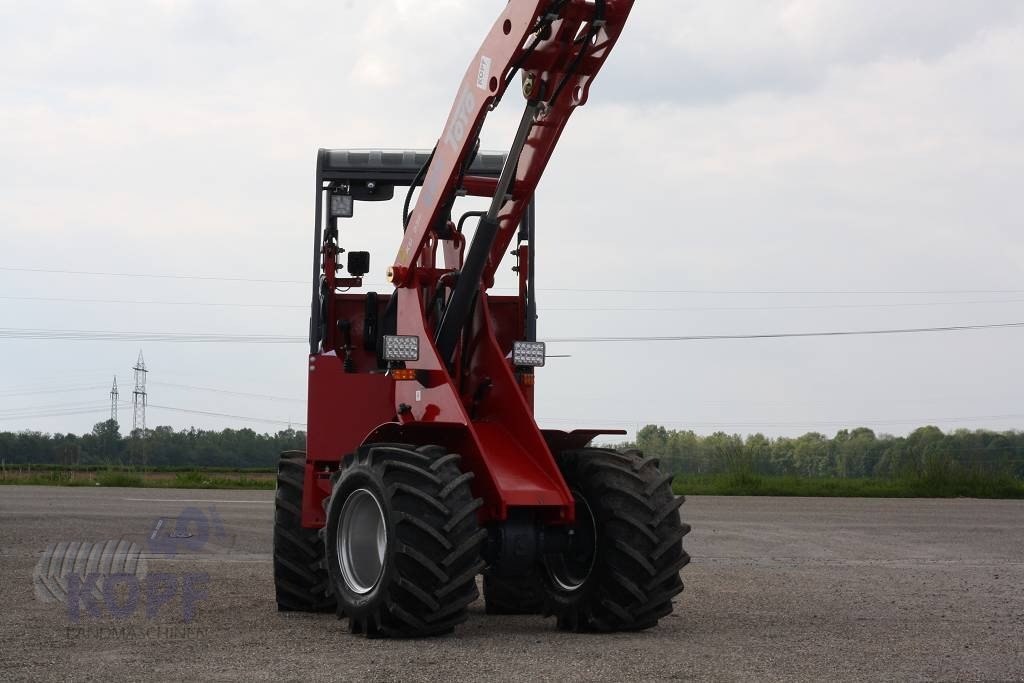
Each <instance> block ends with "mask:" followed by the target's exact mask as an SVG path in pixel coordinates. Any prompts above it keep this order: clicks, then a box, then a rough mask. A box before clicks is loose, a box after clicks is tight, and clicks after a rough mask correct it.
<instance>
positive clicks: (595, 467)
mask: <svg viewBox="0 0 1024 683" xmlns="http://www.w3.org/2000/svg"><path fill="white" fill-rule="evenodd" d="M557 459H558V465H559V468H560V469H561V471H562V475H563V476H564V477H565V480H566V483H567V484H568V486H569V489H570V490H571V491H572V493H573V497H574V498H575V499H576V524H575V525H574V528H573V534H572V537H571V538H572V540H571V541H570V544H569V548H568V549H567V550H566V551H565V552H563V553H560V554H559V555H553V556H546V557H545V558H544V562H543V564H544V584H545V589H546V591H545V592H546V597H547V611H548V612H549V613H551V614H554V615H555V616H556V617H557V619H558V627H559V628H560V629H563V630H570V631H627V630H640V629H645V628H650V627H652V626H655V625H656V624H657V623H658V620H659V619H660V618H661V617H664V616H667V615H668V614H669V613H671V612H672V598H673V597H675V596H676V595H677V594H678V593H679V592H681V591H682V590H683V582H682V581H681V580H680V578H679V570H680V569H682V568H683V567H684V566H686V564H687V563H689V561H690V556H689V555H687V554H686V551H684V550H683V544H682V539H683V536H685V535H686V534H687V533H688V532H689V530H690V527H689V525H687V524H683V523H682V521H681V520H680V518H679V512H678V510H679V506H680V505H681V504H682V502H683V498H682V497H679V498H676V497H675V495H674V494H673V493H672V489H671V485H670V482H671V480H672V477H671V475H666V474H662V473H661V472H660V470H659V469H658V464H657V460H655V459H645V458H644V457H643V456H642V455H641V454H640V453H639V452H638V451H628V452H625V453H620V452H618V451H613V450H608V449H602V448H583V449H578V450H572V451H565V452H563V453H561V454H560V455H559V456H558V458H557Z"/></svg>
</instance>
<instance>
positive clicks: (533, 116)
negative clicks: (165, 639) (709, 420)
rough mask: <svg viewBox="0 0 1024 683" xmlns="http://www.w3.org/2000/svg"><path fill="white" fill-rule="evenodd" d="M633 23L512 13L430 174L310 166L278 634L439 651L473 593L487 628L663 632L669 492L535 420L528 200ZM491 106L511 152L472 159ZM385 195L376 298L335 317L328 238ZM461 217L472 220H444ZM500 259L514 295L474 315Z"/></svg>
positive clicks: (543, 8)
mask: <svg viewBox="0 0 1024 683" xmlns="http://www.w3.org/2000/svg"><path fill="white" fill-rule="evenodd" d="M631 6H632V0H511V1H510V2H508V4H507V5H506V7H505V9H504V10H503V11H502V12H501V15H500V16H499V17H498V19H497V21H495V23H494V26H493V28H492V29H491V31H490V33H489V34H488V35H487V38H486V39H485V40H484V43H483V45H482V46H481V47H480V49H479V51H478V52H477V53H476V55H475V56H474V58H473V60H472V62H471V63H470V65H469V68H468V70H467V71H466V74H465V76H464V77H463V79H462V82H461V84H460V85H459V88H458V92H457V95H456V98H455V104H454V106H453V107H452V110H451V114H450V115H449V117H448V121H447V123H446V124H445V127H444V130H443V132H442V134H441V137H440V139H439V140H438V142H437V145H436V146H435V148H434V149H433V151H431V152H419V151H385V150H381V151H365V150H364V151H351V150H349V151H347V150H323V149H322V150H320V151H319V153H318V156H317V167H316V187H315V194H316V217H315V223H314V233H315V236H314V242H313V247H314V257H313V291H312V307H311V317H310V334H309V341H310V346H309V408H308V410H309V414H308V421H307V422H308V437H307V448H306V451H305V452H289V453H285V454H284V455H283V456H282V458H281V461H280V465H279V470H278V471H279V474H278V487H277V494H276V509H275V524H274V580H275V586H276V592H277V605H278V608H279V609H280V610H297V611H335V612H336V613H337V614H338V615H339V616H343V617H346V618H347V619H348V623H349V626H350V629H351V630H352V632H354V633H360V634H363V635H365V636H368V637H381V636H384V637H420V636H429V635H436V634H442V633H448V632H450V631H452V630H453V629H454V627H455V626H456V625H457V624H459V623H461V622H463V621H464V620H465V619H466V614H467V607H468V605H469V604H470V603H472V602H473V601H474V600H476V599H477V597H478V596H479V593H478V589H477V576H478V575H480V574H483V587H484V599H485V605H486V611H487V612H488V613H492V614H493V613H543V614H546V615H552V616H554V617H556V620H557V625H558V627H559V628H562V629H568V630H576V631H615V630H636V629H643V628H647V627H650V626H653V625H655V624H656V623H657V622H658V619H659V618H661V617H663V616H665V615H667V614H669V612H671V610H672V599H673V597H674V596H676V595H677V594H678V593H679V592H680V591H681V590H682V588H683V584H682V582H681V581H680V578H679V570H680V569H681V568H682V567H683V566H684V565H686V563H687V562H688V560H689V557H688V555H687V554H686V553H685V551H684V550H683V547H682V538H683V536H684V535H685V534H686V532H687V531H688V530H689V527H688V526H687V525H685V524H683V523H682V522H681V521H680V518H679V512H678V510H679V505H680V504H681V503H682V498H677V497H675V496H674V495H673V494H672V490H671V487H670V481H671V476H670V475H667V474H662V473H661V472H660V471H659V469H658V463H657V461H656V460H654V459H650V458H644V457H643V456H642V455H641V454H640V453H639V452H636V451H627V452H618V451H615V450H609V449H602V448H588V447H587V444H588V443H590V441H591V440H592V439H593V438H594V437H595V436H596V435H598V434H601V433H605V434H616V433H618V434H622V433H623V432H621V431H618V432H617V431H614V430H612V431H607V430H606V431H604V432H602V431H600V430H576V431H570V432H565V431H559V430H548V429H540V428H539V427H538V426H537V423H536V421H535V419H534V415H533V403H534V391H535V390H536V384H535V378H536V375H537V369H538V368H541V367H543V365H544V361H545V346H544V343H543V342H541V341H538V340H537V307H536V291H535V286H534V265H533V264H534V258H533V254H534V252H533V247H534V244H535V239H534V238H535V231H536V227H535V221H534V211H533V204H532V199H533V195H534V190H535V188H536V187H537V183H538V181H539V179H540V176H541V173H542V172H543V170H544V167H545V165H546V164H547V161H548V159H549V157H550V156H551V152H552V150H553V149H554V146H555V143H556V142H557V140H558V138H559V135H560V134H561V132H562V128H563V127H564V126H565V124H566V122H567V120H568V118H569V115H570V114H571V113H572V112H573V110H575V109H576V108H577V107H579V106H581V105H583V104H584V103H585V102H586V101H587V95H588V91H589V89H590V85H591V82H592V81H593V78H594V76H595V75H596V74H597V72H598V70H599V69H600V68H601V65H602V64H603V63H604V61H605V59H606V58H607V57H608V54H609V53H610V52H611V49H612V46H613V45H614V44H615V41H616V39H617V38H618V36H619V33H620V32H621V30H622V27H623V24H624V23H625V21H626V17H627V15H628V14H629V11H630V8H631ZM517 76H518V77H519V83H518V84H517V85H516V86H515V87H513V83H514V82H515V80H516V77H517ZM505 96H516V97H518V96H522V98H523V99H524V101H525V104H524V111H523V115H522V119H521V122H520V124H519V126H518V129H517V131H516V133H515V136H514V139H513V140H512V142H511V146H510V147H509V151H508V153H507V154H487V153H483V152H480V151H479V149H480V131H481V127H482V125H483V122H484V119H485V117H486V115H487V113H488V112H489V111H491V110H493V109H494V108H495V107H496V106H497V104H498V102H499V101H500V100H501V99H502V98H503V97H505ZM416 187H420V188H421V189H420V191H419V195H418V198H417V201H416V203H415V208H414V209H412V210H411V211H410V208H409V207H410V204H411V198H412V196H413V190H414V188H416ZM395 188H406V189H405V192H406V196H405V204H404V209H403V215H402V228H403V230H404V236H403V238H402V242H401V247H400V248H399V251H398V255H397V257H396V258H395V260H394V263H393V264H392V265H391V266H390V267H389V268H388V269H387V277H388V281H389V283H390V285H391V287H389V289H390V290H391V291H389V292H387V293H378V292H363V293H354V292H352V291H351V290H352V289H361V288H362V286H363V279H362V278H363V276H364V275H366V274H367V272H369V268H370V265H369V253H367V252H358V251H347V252H346V250H345V249H344V248H343V247H342V246H341V244H340V241H339V240H340V238H339V230H338V227H339V221H341V220H342V219H345V218H351V217H352V216H353V213H354V212H353V206H354V204H355V203H358V202H368V201H384V200H388V199H392V198H393V197H394V194H395ZM467 195H468V196H477V197H487V198H490V205H489V209H488V210H486V211H476V212H472V211H471V212H467V213H464V214H462V215H461V216H460V217H459V218H458V220H455V219H454V216H455V215H457V214H456V213H455V209H456V205H457V204H458V203H459V202H458V200H459V199H460V198H462V197H465V196H467ZM471 220H473V221H475V222H476V225H475V230H474V231H473V235H472V239H467V237H466V236H465V233H464V230H463V229H464V227H465V226H466V223H467V221H471ZM396 222H397V221H396ZM513 240H515V247H514V248H513V249H512V250H511V255H512V256H513V257H514V262H515V267H514V268H513V270H514V271H515V272H516V273H517V274H518V276H517V277H518V294H517V295H515V296H495V295H492V294H491V293H490V292H489V290H490V289H491V287H492V286H493V283H494V276H495V273H496V271H497V269H498V267H499V266H500V265H501V263H502V258H503V256H504V255H505V254H506V251H507V250H509V249H510V247H511V245H512V241H513ZM467 242H468V244H467ZM343 254H344V255H345V258H344V259H343V258H342V255H343Z"/></svg>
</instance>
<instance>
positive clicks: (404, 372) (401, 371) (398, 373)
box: [391, 368, 416, 379]
mask: <svg viewBox="0 0 1024 683" xmlns="http://www.w3.org/2000/svg"><path fill="white" fill-rule="evenodd" d="M391 378H392V379H416V371H415V370H410V369H406V368H395V369H393V370H392V371H391Z"/></svg>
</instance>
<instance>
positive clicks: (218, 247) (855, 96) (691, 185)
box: [0, 0, 1024, 435]
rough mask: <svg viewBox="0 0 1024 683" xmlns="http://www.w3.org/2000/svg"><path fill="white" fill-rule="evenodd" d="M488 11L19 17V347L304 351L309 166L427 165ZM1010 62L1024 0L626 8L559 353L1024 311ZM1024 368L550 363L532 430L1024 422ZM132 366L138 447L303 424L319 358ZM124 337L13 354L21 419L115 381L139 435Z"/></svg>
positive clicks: (667, 1)
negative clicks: (336, 155) (154, 430)
mask: <svg viewBox="0 0 1024 683" xmlns="http://www.w3.org/2000/svg"><path fill="white" fill-rule="evenodd" d="M503 6H504V2H503V1H502V0H446V1H437V2H421V1H416V2H414V1H412V0H381V1H376V2H369V1H356V0H348V1H347V2H333V3H322V2H283V3H255V2H252V3H246V2H213V1H195V2H188V1H177V0H160V1H157V2H139V1H137V0H134V1H132V2H112V1H106V2H53V3H24V2H14V1H10V2H5V1H0V236H2V241H0V245H2V249H0V297H2V298H0V327H2V328H5V329H6V328H17V329H29V328H31V329H48V330H49V329H52V330H104V331H118V332H128V331H137V332H178V333H202V334H268V335H296V336H302V335H304V334H305V333H306V326H307V317H308V316H307V308H306V307H307V304H308V285H306V284H305V283H306V282H307V281H308V278H309V265H310V258H311V239H312V215H313V207H312V200H313V187H312V185H313V171H314V162H315V154H316V150H317V148H318V147H363V148H365V147H391V148H395V147H397V148H429V147H431V146H432V145H433V143H434V141H435V140H436V139H437V137H438V136H439V135H440V132H441V128H442V125H443V122H444V119H445V117H446V115H447V112H448V109H449V108H450V106H451V102H452V99H453V98H454V95H455V93H456V91H457V89H458V86H459V82H460V79H461V76H462V74H463V72H464V70H465V68H466V66H467V64H468V62H469V60H470V58H471V57H472V56H473V54H474V53H475V51H476V49H477V47H478V45H479V43H480V41H481V40H482V38H483V36H484V35H485V34H486V32H487V31H488V29H489V27H490V25H491V23H492V22H493V20H494V18H495V17H496V16H497V15H498V13H499V12H500V11H501V9H502V7H503ZM1022 46H1024V3H1021V2H1019V1H1017V0H1011V1H1008V2H1000V1H999V0H987V1H986V2H976V1H973V0H962V1H959V2H952V1H946V0H934V1H932V2H928V3H924V2H920V1H910V0H903V1H900V0H887V1H886V2H881V1H877V2H872V1H868V0H849V1H845V2H844V1H840V0H790V1H776V2H769V1H765V0H758V1H752V2H737V1H734V2H728V3H724V2H713V1H710V0H708V1H706V2H681V1H676V0H640V1H638V2H637V3H636V7H635V8H634V10H633V13H632V15H631V16H630V19H629V22H628V23H627V26H626V28H625V30H624V32H623V34H622V37H621V39H620V40H619V43H618V45H617V46H616V48H615V50H614V51H613V53H612V55H611V57H610V58H609V60H608V62H607V64H606V65H605V67H604V70H603V71H602V72H601V74H600V75H599V77H598V78H597V80H596V82H595V84H594V87H593V89H592V90H591V93H590V99H589V102H588V104H587V105H586V106H585V107H584V108H582V109H581V110H579V111H578V112H577V113H576V114H575V115H574V117H573V119H572V120H571V121H570V123H569V126H568V128H567V131H566V133H565V135H564V136H563V138H562V141H561V143H560V145H559V146H558V148H557V149H556V152H555V155H554V157H553V159H552V161H551V163H550V165H549V167H548V170H547V172H546V174H545V176H544V178H543V179H542V181H541V184H540V187H539V190H538V197H537V203H538V231H539V234H538V249H539V252H540V253H539V256H538V264H539V268H540V270H539V275H538V282H539V285H540V287H541V292H540V295H539V301H540V305H541V319H540V328H539V329H540V334H541V336H542V337H579V336H638V335H691V334H696V335H702V334H748V333H749V334H757V333H774V332H804V331H832V330H869V329H892V328H907V327H934V326H945V325H963V324H990V323H1008V322H1024V278H1022V277H1021V274H1022V272H1024V230H1022V229H1021V228H1022V218H1024V208H1022V194H1024V193H1022V188H1024V173H1022V171H1024V47H1022ZM517 99H518V98H506V101H505V103H504V104H503V107H502V109H501V110H499V111H498V112H496V113H495V115H494V117H493V118H494V124H493V125H490V126H488V128H487V129H485V131H484V138H483V146H484V147H485V148H487V149H502V148H505V147H507V144H508V140H510V139H511V129H510V123H511V122H513V121H515V120H517V119H518V115H519V112H518V111H516V110H515V108H516V107H518V106H519V104H520V103H519V102H518V101H514V100H517ZM356 211H357V217H356V220H354V221H351V222H349V223H347V224H345V225H344V227H343V238H342V239H343V243H344V245H345V246H346V247H347V248H354V249H360V248H364V249H370V250H371V251H372V262H371V267H372V271H371V277H370V278H369V279H371V280H373V281H375V282H381V281H382V280H383V277H382V273H383V271H384V269H385V268H386V266H387V265H389V264H390V263H391V262H392V259H393V256H394V252H395V250H396V248H397V244H398V235H399V234H400V212H401V206H400V202H392V203H389V204H386V205H358V206H357V207H356ZM511 265H512V264H511V263H507V264H506V266H511ZM18 269H43V270H51V271H53V270H62V271H89V272H100V273H104V272H106V273H115V272H116V273H152V274H156V275H179V276H181V275H187V276H205V277H220V278H246V279H256V280H277V281H279V282H238V281H222V280H213V279H184V278H180V277H177V278H171V277H162V278H141V277H112V276H100V275H85V274H69V273H52V272H51V273H44V272H26V271H24V270H18ZM503 269H504V270H507V267H504V266H503ZM378 289H380V288H379V287H378ZM598 290H605V291H598ZM607 290H615V291H611V292H609V291H607ZM627 290H633V291H627ZM636 290H647V291H648V292H647V293H642V292H638V291H636ZM652 290H653V291H654V292H656V293H652ZM666 290H675V291H666ZM779 292H786V293H779ZM836 292H839V293H836ZM865 292H873V293H865ZM908 292H911V293H908ZM914 292H917V293H914ZM920 292H924V293H920ZM83 300H85V301H83ZM124 302H146V303H124ZM156 302H161V303H156ZM1022 347H1024V328H1006V329H994V330H978V331H965V332H950V333H931V334H913V335H891V336H889V335H884V336H858V337H842V338H820V337H816V338H806V339H769V340H725V341H685V342H656V343H654V342H651V343H631V344H626V343H618V344H611V343H605V344H579V343H576V344H567V343H560V344H554V343H553V344H551V345H550V346H549V353H552V354H571V358H553V359H551V360H550V361H549V363H548V366H547V367H546V368H544V369H543V370H542V371H541V372H540V374H539V378H538V393H537V395H538V400H537V413H538V416H539V418H540V421H541V423H542V424H543V425H549V426H559V427H565V428H569V427H573V426H580V427H600V426H608V427H622V428H626V429H629V430H630V431H632V430H634V429H635V428H636V427H637V426H638V425H640V426H642V425H643V424H647V423H660V424H664V425H666V426H669V427H672V428H693V429H694V430H696V431H697V432H700V433H710V432H713V431H716V430H724V431H727V432H739V433H748V432H756V431H761V432H764V433H766V434H771V435H783V434H800V433H803V432H805V431H809V430H817V431H822V432H825V433H834V432H835V431H836V430H837V429H839V428H841V427H847V426H850V427H852V426H858V425H866V426H870V427H873V428H876V429H877V430H879V431H882V432H888V433H897V434H898V433H905V432H907V431H909V430H910V429H913V428H914V427H916V426H919V425H921V424H927V423H930V424H937V425H939V426H941V427H943V428H949V429H952V428H959V427H968V428H982V427H985V428H998V429H1008V428H1020V427H1021V426H1022V425H1024V389H1022V385H1024V360H1022V353H1021V349H1022ZM141 348H142V350H143V352H144V354H145V359H146V362H147V364H148V366H149V368H150V370H151V372H150V373H149V380H150V386H149V397H150V398H149V400H150V403H151V407H150V410H149V414H148V419H149V425H150V426H153V425H160V424H169V425H173V426H175V427H186V426H189V425H195V426H197V427H203V428H221V427H223V426H235V427H240V426H250V427H253V428H255V429H257V430H270V431H273V430H276V429H278V428H280V427H282V426H284V425H285V424H287V423H288V422H289V421H291V422H292V424H293V425H294V426H296V427H300V426H302V423H303V422H304V421H305V404H304V400H303V397H304V395H305V383H306V359H305V354H306V348H305V346H304V344H303V343H292V344H276V345H269V344H259V345H257V344H225V343H192V344H185V343H157V342H144V343H142V344H141ZM139 349H140V343H138V342H134V341H120V340H117V341H68V340H59V341H57V340H24V339H18V340H15V339H8V338H0V429H22V428H32V429H40V430H43V431H59V432H67V431H72V432H76V433H77V432H81V431H84V430H88V429H89V428H91V426H92V425H93V424H94V423H95V422H97V421H99V420H102V419H104V418H105V416H106V414H107V412H108V407H107V406H109V403H108V400H107V392H108V391H109V386H110V381H111V378H112V376H113V375H114V374H115V373H116V375H117V378H118V383H119V386H120V390H121V413H120V418H121V424H122V425H126V426H127V427H128V428H130V425H131V411H130V405H129V404H130V394H131V384H132V377H131V369H130V368H131V366H132V364H133V362H134V361H135V358H136V356H137V355H138V352H139ZM196 387H204V388H206V389H217V390H220V393H218V392H213V391H208V390H202V389H198V388H196ZM223 392H238V393H237V394H231V393H223ZM243 394H260V395H263V396H261V397H258V396H252V395H243ZM270 397H274V398H270ZM157 406H163V407H157ZM169 408H177V409H184V410H190V411H206V412H212V413H223V414H230V415H237V416H244V417H248V418H256V419H257V420H271V421H266V422H259V421H256V422H252V421H247V420H242V419H238V418H226V417H220V416H213V415H203V414H196V413H184V412H176V411H172V410H170V409H169ZM54 413H65V414H63V415H60V416H52V415H53V414H54ZM45 415H51V416H50V417H45ZM273 420H276V421H278V422H274V421H273ZM125 431H127V430H126V429H125Z"/></svg>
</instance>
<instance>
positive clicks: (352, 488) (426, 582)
mask: <svg viewBox="0 0 1024 683" xmlns="http://www.w3.org/2000/svg"><path fill="white" fill-rule="evenodd" d="M472 478H473V475H472V473H469V472H466V473H463V472H462V471H461V470H460V469H459V456H458V455H455V454H451V453H448V452H447V451H445V449H443V448H441V447H439V446H420V447H419V448H416V447H413V446H403V445H393V444H370V445H367V446H363V447H361V448H360V449H359V450H358V451H356V452H355V453H354V454H352V455H349V456H348V457H347V458H346V459H345V463H344V466H343V468H342V469H341V471H340V473H339V475H338V477H337V479H336V481H335V484H334V491H333V493H332V494H331V498H330V502H329V503H328V505H327V524H326V526H325V527H324V530H323V536H324V546H325V548H326V554H327V562H326V564H327V570H328V573H329V576H330V583H331V588H332V589H333V594H334V596H335V597H336V598H337V600H338V608H337V612H338V616H339V617H341V616H347V617H348V619H349V628H350V630H351V631H352V632H353V633H359V634H362V635H365V636H367V637H378V636H387V637H422V636H433V635H439V634H443V633H449V632H451V631H452V630H453V629H454V628H455V626H456V625H457V624H460V623H462V622H463V621H465V620H466V617H467V610H466V608H467V606H468V605H469V604H470V603H471V602H473V601H474V600H476V598H477V597H478V592H477V587H476V575H477V574H478V573H480V570H481V569H482V568H483V565H484V563H483V561H482V560H481V556H480V545H481V543H482V542H483V540H484V538H485V537H486V534H487V532H486V531H484V530H483V529H481V528H480V525H479V522H478V520H477V512H476V511H477V509H478V508H479V507H480V506H481V505H482V501H481V500H480V499H479V498H474V497H473V494H472V492H471V491H470V487H469V483H470V481H471V480H472Z"/></svg>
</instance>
